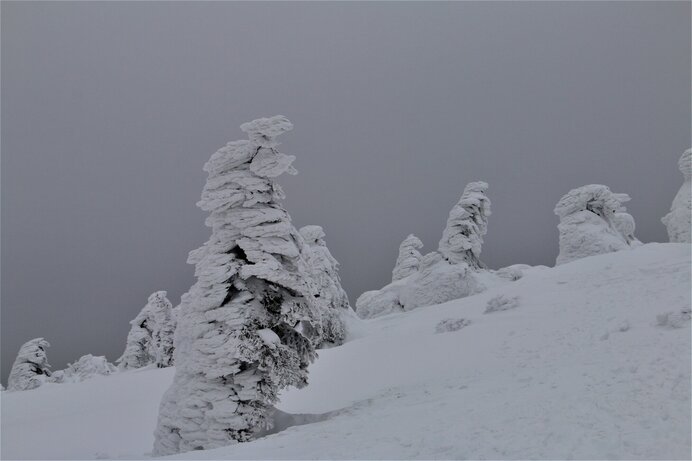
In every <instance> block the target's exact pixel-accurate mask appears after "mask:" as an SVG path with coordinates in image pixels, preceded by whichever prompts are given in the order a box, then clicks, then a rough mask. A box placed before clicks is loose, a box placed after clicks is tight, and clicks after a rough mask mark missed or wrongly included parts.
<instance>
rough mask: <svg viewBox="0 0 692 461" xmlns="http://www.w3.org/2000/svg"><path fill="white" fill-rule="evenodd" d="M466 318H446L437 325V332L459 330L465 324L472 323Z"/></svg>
mask: <svg viewBox="0 0 692 461" xmlns="http://www.w3.org/2000/svg"><path fill="white" fill-rule="evenodd" d="M470 324H471V322H469V321H468V320H466V319H444V320H440V322H439V323H438V324H437V325H436V326H435V333H449V332H452V331H459V330H461V329H462V328H464V327H465V326H468V325H470Z"/></svg>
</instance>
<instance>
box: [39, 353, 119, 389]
mask: <svg viewBox="0 0 692 461" xmlns="http://www.w3.org/2000/svg"><path fill="white" fill-rule="evenodd" d="M117 371H118V368H117V367H116V366H115V365H113V364H112V363H109V362H108V360H106V357H103V356H99V357H94V356H93V355H91V354H87V355H83V356H82V357H80V358H79V360H77V361H76V362H75V363H70V364H68V365H67V368H65V369H64V370H58V371H56V372H54V373H53V375H52V376H51V377H50V381H51V382H54V383H78V382H81V381H84V380H85V379H91V378H93V377H94V376H108V375H110V374H113V373H115V372H117Z"/></svg>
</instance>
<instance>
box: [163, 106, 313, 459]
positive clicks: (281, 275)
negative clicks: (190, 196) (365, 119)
mask: <svg viewBox="0 0 692 461" xmlns="http://www.w3.org/2000/svg"><path fill="white" fill-rule="evenodd" d="M292 127H293V126H292V125H291V123H290V122H289V121H288V120H287V119H286V118H285V117H282V116H275V117H271V118H264V119H258V120H254V121H252V122H249V123H245V124H243V125H241V129H242V130H243V131H245V132H246V133H247V134H248V135H249V138H250V139H249V140H247V141H236V142H231V143H229V144H227V145H226V146H225V147H222V148H221V149H219V150H218V151H217V152H216V153H215V154H214V155H212V157H211V159H210V160H209V162H207V164H206V165H205V167H204V169H205V171H207V172H208V173H209V177H208V179H207V183H206V185H205V187H204V191H203V193H202V200H201V201H200V202H199V203H198V206H199V207H200V208H202V209H203V210H205V211H208V212H209V213H210V215H209V217H208V218H207V220H206V224H207V225H208V226H209V227H211V229H212V234H211V237H210V238H209V240H208V241H207V242H206V243H205V244H204V245H203V246H202V247H201V248H199V249H197V250H195V251H192V252H191V253H190V257H189V259H188V262H189V263H191V264H195V275H196V277H197V282H196V283H195V284H194V285H193V286H192V287H191V288H190V290H189V291H188V292H187V293H186V294H185V295H183V297H182V300H181V305H180V307H179V309H178V325H177V328H176V333H175V365H176V372H175V376H174V379H173V383H172V385H171V387H170V388H169V389H168V391H167V392H166V393H165V395H164V397H163V399H162V402H161V406H160V411H159V421H158V426H157V428H156V431H155V443H154V454H155V455H166V454H172V453H179V452H185V451H189V450H196V449H209V448H215V447H220V446H224V445H228V444H231V443H234V442H242V441H247V440H250V439H252V438H253V436H254V435H255V434H256V433H257V432H258V431H260V430H262V429H264V428H265V427H267V426H269V425H270V424H271V422H270V418H269V410H270V407H271V406H272V405H273V404H274V403H275V402H276V399H277V394H278V392H279V390H280V389H281V388H283V387H285V386H288V385H294V386H299V387H300V386H303V385H305V384H306V383H307V367H308V365H309V363H310V362H311V361H312V360H313V359H314V358H315V356H316V353H315V349H314V345H315V344H317V343H319V342H320V340H321V332H320V325H321V319H320V317H319V315H320V310H319V307H318V306H317V305H316V303H315V300H314V298H313V296H312V292H313V289H314V288H313V287H312V281H311V278H310V276H309V274H308V272H307V268H306V267H305V261H304V260H303V258H302V256H301V255H302V253H303V241H302V238H301V237H300V235H299V234H298V232H297V231H296V229H295V228H294V227H293V225H292V224H291V219H290V217H289V215H288V213H287V212H286V210H284V209H283V208H282V207H281V205H280V204H279V200H281V199H282V198H284V194H283V191H282V190H281V188H280V187H279V185H278V184H277V183H276V182H275V181H274V178H276V177H277V176H279V175H281V174H282V173H284V172H288V173H290V174H295V173H296V171H295V169H294V168H293V167H292V166H291V163H292V162H293V160H294V159H295V157H294V156H292V155H285V154H282V153H280V152H279V151H278V149H277V145H278V144H277V142H276V140H275V138H276V136H278V135H280V134H281V133H284V132H286V131H289V130H291V129H292Z"/></svg>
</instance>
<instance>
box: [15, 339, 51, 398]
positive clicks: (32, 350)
mask: <svg viewBox="0 0 692 461" xmlns="http://www.w3.org/2000/svg"><path fill="white" fill-rule="evenodd" d="M49 347H50V344H49V343H48V341H46V340H45V339H43V338H35V339H32V340H31V341H27V342H26V343H24V344H23V345H22V347H20V348H19V353H18V354H17V358H16V359H15V361H14V364H13V365H12V370H11V371H10V377H9V379H8V380H7V390H8V391H26V390H29V389H35V388H37V387H39V386H40V385H41V384H43V383H44V382H45V381H46V378H48V377H50V375H51V372H50V365H49V364H48V357H47V356H46V349H48V348H49Z"/></svg>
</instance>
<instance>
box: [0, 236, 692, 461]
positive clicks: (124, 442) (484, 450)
mask: <svg viewBox="0 0 692 461" xmlns="http://www.w3.org/2000/svg"><path fill="white" fill-rule="evenodd" d="M690 267H691V261H690V248H689V245H688V244H674V243H666V244H646V245H643V246H640V247H638V248H634V249H633V250H632V251H621V252H615V253H609V254H603V255H598V256H592V257H587V258H582V259H579V260H576V261H573V262H571V263H569V264H563V265H561V266H558V267H554V268H531V269H526V270H525V271H524V273H523V277H522V278H521V279H520V280H517V281H515V282H507V283H505V284H504V285H502V286H495V287H492V288H488V290H487V291H486V292H484V293H481V294H479V295H475V296H469V297H466V298H463V299H459V300H454V301H451V302H447V303H445V304H441V305H435V306H429V307H423V308H420V309H416V310H413V311H410V312H401V313H399V314H397V315H389V316H383V317H380V318H377V319H372V320H365V321H363V322H362V324H363V327H364V331H363V332H362V335H361V336H360V337H359V338H358V339H357V340H354V341H350V342H346V343H345V344H344V345H342V346H339V347H334V348H330V349H325V350H322V351H320V357H319V359H318V360H317V361H315V362H314V363H313V364H312V365H311V366H310V385H309V386H307V387H305V388H303V389H300V390H298V389H287V390H285V391H284V392H283V393H282V394H281V395H280V397H281V398H280V402H279V403H278V405H277V406H278V409H279V410H280V411H281V412H282V413H284V414H289V416H288V419H289V422H288V425H293V427H290V428H288V429H287V430H284V431H281V432H275V433H272V435H270V436H267V437H262V438H260V439H257V440H254V441H251V442H248V443H242V444H235V445H231V446H227V447H224V448H218V449H214V450H204V451H192V452H187V453H184V454H181V455H176V456H174V457H172V458H174V459H570V458H571V459H687V458H689V454H690V449H691V448H692V442H691V440H690V439H691V436H692V433H691V432H690V430H689V428H690V424H692V421H691V419H690V408H691V402H690V367H691V363H690V359H689V351H690V347H691V346H692V344H691V339H692V336H691V335H690V323H689V321H687V323H686V324H685V325H683V327H682V328H674V327H672V326H659V325H658V323H657V321H656V316H657V315H659V314H663V313H666V312H673V313H676V312H680V313H682V311H683V310H685V309H687V310H689V308H690V295H691V294H690V289H689V287H690V277H691V274H690ZM500 295H504V296H506V297H513V296H518V297H519V299H520V300H521V306H520V307H519V308H518V309H512V310H508V311H504V312H500V313H494V314H490V315H486V314H484V311H485V309H486V306H487V303H488V301H489V300H490V299H492V298H494V297H497V296H500ZM462 318H463V319H467V320H469V321H470V324H469V325H467V326H465V327H463V328H462V329H461V330H459V331H457V332H449V333H442V334H437V333H435V327H436V326H437V325H438V324H439V323H440V322H442V321H444V320H445V319H462ZM412 364H413V365H412ZM172 377H173V369H172V368H163V369H157V368H154V367H149V368H143V369H138V370H132V371H125V372H119V373H116V374H113V375H110V376H96V377H94V378H93V379H90V380H87V381H84V382H81V383H76V384H68V385H63V384H51V383H46V384H44V385H43V386H41V387H40V388H38V389H34V390H32V391H28V392H2V393H1V394H0V399H2V442H3V443H2V447H1V453H0V455H1V457H2V459H73V460H74V459H94V458H95V457H96V455H97V454H99V456H101V457H105V458H129V459H144V458H146V457H148V455H147V453H148V452H149V451H150V449H151V444H152V440H153V435H152V431H151V429H152V427H154V425H155V424H156V418H157V412H158V401H159V398H160V396H161V395H162V394H163V393H164V391H165V389H166V387H167V386H168V385H169V384H170V382H171V379H172ZM295 415H307V416H305V421H304V422H311V421H313V422H314V423H313V424H304V425H300V426H295V425H294V424H295V419H294V418H296V416H295ZM325 415H327V419H322V418H323V417H324V416H325ZM460 415H463V417H460ZM565 415H568V417H566V416H565ZM272 417H274V415H272ZM277 418H278V417H277ZM450 421H452V422H453V424H451V423H450ZM286 425H287V424H284V423H278V424H277V428H281V427H286ZM37 440H38V441H40V443H37V442H36V441H37Z"/></svg>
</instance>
